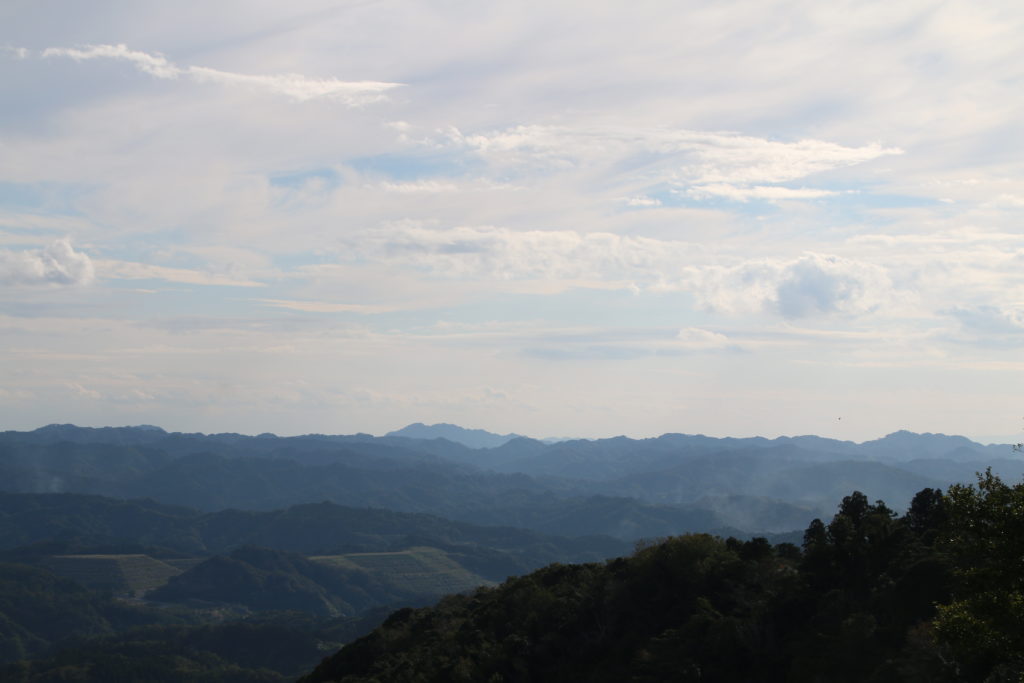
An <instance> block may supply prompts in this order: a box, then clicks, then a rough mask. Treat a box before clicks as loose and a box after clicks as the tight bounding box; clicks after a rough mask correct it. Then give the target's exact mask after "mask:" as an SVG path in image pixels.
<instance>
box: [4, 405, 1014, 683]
mask: <svg viewBox="0 0 1024 683" xmlns="http://www.w3.org/2000/svg"><path fill="white" fill-rule="evenodd" d="M424 429H426V430H427V431H426V436H429V435H430V428H425V427H423V426H419V428H417V429H416V430H413V431H414V432H415V433H417V434H421V435H422V434H423V430H424ZM463 432H466V430H461V431H460V429H459V428H456V427H452V426H445V430H444V433H445V434H446V435H448V436H451V437H453V438H457V437H460V436H466V435H465V434H463ZM467 439H468V443H470V444H472V443H473V440H474V439H475V440H476V441H480V440H486V441H488V443H489V444H490V446H488V447H483V448H471V447H469V446H468V445H460V444H458V443H454V442H453V441H451V440H448V439H437V438H434V439H430V438H427V439H423V438H410V437H409V436H405V435H401V434H396V435H393V436H389V437H386V438H375V437H370V436H368V435H355V436H351V437H328V436H308V437H293V438H290V439H282V438H278V437H274V436H273V435H262V436H260V437H245V436H241V435H232V434H228V435H210V436H207V435H194V434H168V433H166V432H164V431H163V430H159V429H156V428H148V427H145V428H117V429H112V428H105V429H81V428H77V427H73V426H68V425H62V426H52V427H48V428H44V429H41V430H36V431H35V432H24V433H22V432H7V433H3V434H0V680H5V681H6V680H11V681H18V682H19V683H41V682H44V681H83V682H84V681H90V682H91V681H96V682H98V681H167V682H172V681H207V682H209V683H216V682H219V681H268V682H269V681H274V682H281V681H291V680H295V679H297V678H299V677H300V676H303V675H304V674H308V677H307V678H306V679H305V680H308V681H327V680H351V681H361V680H363V681H373V680H377V681H392V680H394V681H448V680H467V681H477V680H482V681H488V680H493V681H544V680H609V681H612V680H649V681H657V680H700V681H775V680H778V681H846V680H849V681H915V680H919V681H924V680H928V681H944V680H946V681H1003V680H1007V681H1009V680H1013V681H1016V680H1018V679H1019V678H1020V676H1021V674H1022V672H1024V668H1022V666H1024V665H1022V661H1024V659H1022V657H1024V644H1022V637H1021V636H1020V635H1019V634H1021V633H1024V607H1022V605H1024V595H1022V592H1021V583H1022V579H1020V578H1019V577H1018V575H1019V574H1020V573H1021V572H1020V568H1021V562H1022V558H1024V540H1021V539H1024V491H1022V489H1021V487H1020V486H1012V485H1008V484H1005V483H1004V482H1003V480H1002V479H1000V478H999V477H998V476H996V474H993V472H992V470H988V472H987V473H986V474H985V475H983V476H982V477H981V479H980V480H979V481H978V483H977V484H974V485H963V484H951V483H950V482H953V481H958V480H959V481H970V480H972V479H973V477H971V476H961V475H963V474H964V472H968V471H969V472H976V471H978V470H984V469H985V466H984V464H986V463H989V462H991V463H995V464H996V465H998V467H999V471H1000V472H1001V473H1002V474H1003V476H1004V477H1005V478H1006V480H1007V481H1016V480H1019V478H1020V477H1019V474H1016V473H1017V470H1018V469H1020V466H1021V463H1020V462H1016V461H1013V460H1012V459H1010V458H1007V457H1006V456H1007V455H1010V457H1011V458H1012V457H1013V455H1012V451H1010V450H1009V448H1008V447H1006V448H994V447H985V446H980V445H978V444H973V443H972V442H969V441H967V440H966V439H961V438H959V437H944V436H941V435H910V434H907V433H898V434H895V435H890V437H886V438H885V439H881V440H878V441H877V442H868V443H866V444H851V443H849V442H836V441H830V440H825V439H818V438H816V437H798V438H794V439H776V440H771V441H769V440H765V439H710V438H707V437H700V436H685V435H666V436H664V437H660V438H658V439H647V440H640V441H636V440H630V439H607V440H603V441H597V442H582V441H580V442H560V443H542V442H536V441H532V440H529V439H522V438H517V437H515V436H514V435H508V436H507V437H498V436H497V435H487V434H486V433H484V434H480V433H470V434H468V437H467ZM922 473H924V474H922ZM584 475H585V476H584ZM585 477H589V478H585ZM787 478H788V479H787ZM958 478H959V479H958ZM758 479H760V481H761V483H762V484H763V489H764V491H763V493H764V494H765V495H759V496H755V495H752V492H753V491H756V490H757V480H758ZM822 482H824V483H822ZM922 482H924V483H926V484H935V485H933V486H921V487H919V488H917V489H916V490H917V493H916V494H914V493H908V490H909V487H910V486H912V485H918V484H921V483H922ZM883 483H884V485H883ZM851 484H852V486H851V488H850V489H847V490H846V492H845V493H843V494H842V495H836V496H835V498H834V499H833V502H832V503H831V505H830V508H831V511H830V512H828V513H827V514H819V515H818V516H819V517H821V518H822V519H825V520H826V521H825V522H822V521H819V520H818V519H814V518H813V517H814V515H813V513H814V511H815V510H820V507H821V503H820V497H821V496H823V495H827V493H828V492H831V491H834V490H835V489H836V488H837V487H838V486H841V485H851ZM938 484H942V486H939V485H938ZM616 487H619V488H618V489H617V488H616ZM700 487H703V489H702V490H703V492H704V493H703V494H701V495H700V496H698V493H699V491H700ZM815 487H820V488H822V490H824V491H825V492H826V493H821V492H814V491H813V489H814V488H815ZM854 488H857V489H861V490H866V491H869V492H871V493H872V494H873V495H872V497H871V498H869V497H867V496H866V495H864V494H861V493H857V492H854V493H850V491H851V490H852V489H854ZM620 489H621V490H620ZM879 489H880V490H881V492H882V493H883V494H884V495H888V494H890V493H891V494H893V495H894V496H895V500H896V502H895V503H892V502H890V504H891V505H892V508H894V509H897V510H901V511H902V510H906V512H905V513H904V514H897V512H895V511H894V509H890V507H889V506H887V505H886V503H883V502H881V501H880V500H877V498H882V497H883V496H882V495H875V494H877V492H878V490H879ZM942 490H945V491H946V493H945V494H943V493H942V492H941V491H942ZM805 491H812V492H811V493H805ZM634 492H646V493H645V495H646V496H647V497H646V498H641V497H640V496H639V495H637V496H632V494H633V493H634ZM793 492H797V493H799V495H797V494H796V493H793ZM611 493H618V494H625V493H629V494H631V495H609V494H611ZM768 494H771V495H768ZM773 496H777V497H773ZM839 500H841V501H842V502H841V504H840V505H839V507H838V512H835V511H836V507H835V501H839ZM872 500H875V502H873V503H872V502H870V501H872ZM887 500H888V499H887ZM232 501H233V503H232ZM279 501H284V503H285V504H283V505H282V506H281V507H278V508H275V507H274V504H276V503H277V502H279ZM659 501H661V502H659ZM185 503H189V504H194V505H195V506H196V507H190V506H189V505H186V504H185ZM232 504H234V507H232V506H231V505H232ZM425 510H429V511H431V512H433V514H426V513H425V512H424V511H425ZM438 510H445V511H450V512H452V516H454V517H462V518H465V517H473V512H474V511H479V512H480V514H479V515H477V516H478V517H480V519H479V520H476V521H477V522H479V523H476V524H474V523H468V522H466V521H458V520H453V519H450V518H445V517H444V516H440V515H439V514H437V511H438ZM499 519H504V520H505V521H506V524H505V525H504V526H493V524H495V522H496V521H497V520H499ZM744 519H747V520H756V522H757V525H747V526H740V527H737V526H736V525H735V523H736V522H740V521H742V520H744ZM801 520H802V521H801ZM727 522H728V523H727ZM516 526H522V527H528V528H525V529H524V528H515V527H516ZM551 529H560V530H562V532H563V534H562V535H554V534H552V533H550V530H551ZM766 529H775V530H777V531H778V530H782V529H792V531H791V532H789V533H775V534H772V533H767V532H766V531H765V530H766ZM595 531H603V532H605V533H604V534H595V533H594V532H595ZM666 532H667V533H666ZM708 532H713V533H708ZM644 537H646V538H647V539H651V538H656V537H662V538H663V540H661V541H652V540H640V541H639V542H638V541H637V539H641V538H644ZM531 572H532V573H531ZM444 595H448V597H443V598H442V596H444ZM439 599H440V602H438V600H439ZM389 615H391V616H389ZM378 627H379V628H378ZM374 629H376V630H374ZM333 653H337V654H333ZM325 657H326V659H325ZM321 660H323V661H322V663H320V666H319V668H316V667H317V664H318V662H321ZM314 668H316V671H315V672H314V673H312V674H310V673H309V672H311V671H313V670H314ZM1022 680H1024V679H1022Z"/></svg>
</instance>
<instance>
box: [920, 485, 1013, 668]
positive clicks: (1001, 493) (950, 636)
mask: <svg viewBox="0 0 1024 683" xmlns="http://www.w3.org/2000/svg"><path fill="white" fill-rule="evenodd" d="M945 508H946V511H947V513H948V516H949V518H948V521H947V534H946V538H945V539H944V545H945V547H946V548H947V550H948V552H949V553H950V555H951V556H952V558H953V561H954V566H955V570H954V573H955V576H956V588H955V591H954V595H953V601H952V602H951V603H950V604H948V605H943V606H940V607H939V611H938V616H937V618H936V620H935V632H936V635H937V636H938V638H939V640H940V642H942V643H944V644H945V645H946V646H947V647H948V648H949V649H950V651H951V652H952V654H953V656H954V658H955V659H956V663H957V665H958V667H959V669H960V674H961V675H962V676H963V677H964V678H965V679H967V680H987V679H989V677H991V679H992V680H1000V681H1001V680H1024V484H1016V485H1014V486H1009V485H1007V484H1006V483H1004V482H1003V481H1002V480H1001V479H1000V478H999V477H997V476H995V475H994V474H992V470H991V469H988V470H986V471H985V473H984V474H979V475H978V483H977V484H976V485H962V484H957V485H954V486H951V487H950V488H949V491H948V493H947V495H946V501H945Z"/></svg>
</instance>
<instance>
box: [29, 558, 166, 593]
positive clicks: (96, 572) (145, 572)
mask: <svg viewBox="0 0 1024 683" xmlns="http://www.w3.org/2000/svg"><path fill="white" fill-rule="evenodd" d="M45 564H46V566H47V568H49V569H50V570H51V571H52V572H53V573H55V574H57V575H58V576H62V577H64V578H67V579H71V580H72V581H75V582H77V583H80V584H81V585H83V586H85V587H86V588H94V589H98V590H110V591H113V592H114V593H119V594H131V595H136V596H141V595H142V594H143V593H145V592H146V591H148V590H151V589H153V588H156V587H158V586H162V585H164V584H165V583H167V581H168V579H170V578H171V577H172V576H177V575H178V574H180V573H181V572H182V570H181V569H179V568H177V567H172V566H171V565H169V564H166V563H164V562H161V561H160V560H156V559H153V558H152V557H150V556H149V555H54V556H53V557H50V558H49V559H47V560H46V562H45Z"/></svg>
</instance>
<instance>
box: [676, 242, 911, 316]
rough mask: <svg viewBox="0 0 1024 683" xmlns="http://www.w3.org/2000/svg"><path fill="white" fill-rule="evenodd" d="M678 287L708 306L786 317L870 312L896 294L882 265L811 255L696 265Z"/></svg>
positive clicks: (716, 309)
mask: <svg viewBox="0 0 1024 683" xmlns="http://www.w3.org/2000/svg"><path fill="white" fill-rule="evenodd" d="M680 287H681V288H683V289H688V290H690V291H692V292H693V293H694V294H695V296H696V297H697V299H698V302H699V303H700V305H702V306H703V307H705V308H707V309H709V310H713V311H721V312H725V313H757V312H769V313H776V314H779V315H782V316H783V317H786V318H802V317H807V316H813V315H819V314H829V313H843V314H851V315H855V314H862V313H868V312H871V311H874V310H876V309H878V308H880V307H881V306H883V305H884V304H886V303H887V302H889V301H891V300H892V298H893V284H892V281H891V280H890V278H889V276H888V274H887V273H886V271H885V269H883V268H882V267H880V266H877V265H874V264H869V263H864V262H859V261H853V260H849V259H844V258H840V257H838V256H831V255H823V254H813V253H809V254H805V255H803V256H801V257H800V258H797V259H793V260H790V261H779V260H770V259H762V260H753V261H747V262H744V263H740V264H738V265H734V266H708V267H704V268H694V269H691V272H690V275H689V276H688V277H686V278H684V279H683V280H682V281H681V282H680Z"/></svg>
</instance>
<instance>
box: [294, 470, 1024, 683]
mask: <svg viewBox="0 0 1024 683" xmlns="http://www.w3.org/2000/svg"><path fill="white" fill-rule="evenodd" d="M1022 511H1024V485H1016V486H1012V487H1011V486H1008V485H1006V484H1004V483H1003V482H1002V481H1000V480H999V479H998V478H996V477H993V476H992V475H991V474H988V475H986V476H984V477H982V478H980V480H979V483H978V485H977V486H954V487H952V488H951V490H950V491H949V492H948V493H947V494H946V495H943V494H942V493H941V492H939V491H936V490H932V489H925V490H922V491H921V492H920V493H918V494H917V496H915V498H914V500H913V504H912V506H911V507H910V509H909V510H908V512H907V513H906V514H905V515H902V516H898V515H896V514H895V513H894V512H893V511H892V510H891V509H890V508H888V507H887V506H886V505H885V504H884V503H882V502H881V501H879V502H876V503H874V504H871V503H869V501H868V499H867V498H866V497H865V496H864V495H863V494H861V493H856V492H855V493H853V494H852V495H850V496H847V497H845V498H844V499H843V501H842V503H841V505H840V506H839V510H838V513H837V514H836V515H835V516H834V517H833V518H832V520H831V521H830V522H829V523H828V524H824V523H822V522H820V521H818V520H815V521H814V522H812V523H811V525H810V526H809V527H808V528H807V530H806V532H805V534H804V540H803V548H802V549H801V548H797V547H795V546H793V545H789V544H780V545H776V546H772V545H770V544H769V543H767V542H766V541H764V540H763V539H753V540H750V541H745V542H743V541H737V540H735V539H726V540H723V539H721V538H716V537H712V536H709V535H704V534H694V535H684V536H679V537H674V538H670V539H666V540H664V541H661V542H658V543H652V544H646V545H643V546H641V547H639V548H638V549H637V550H636V552H634V553H633V555H631V556H630V557H627V558H620V559H616V560H612V561H609V562H606V563H593V564H583V565H552V566H549V567H546V568H544V569H542V570H539V571H537V572H534V573H533V574H530V575H528V576H524V577H520V578H515V579H510V580H509V581H507V582H505V583H504V584H502V585H501V586H499V587H497V588H483V589H479V590H477V591H476V592H474V593H473V594H471V595H463V596H452V597H449V598H446V599H445V600H443V601H442V602H441V603H439V604H438V605H437V606H435V607H432V608H425V609H418V610H416V609H406V610H402V611H400V612H397V613H395V614H393V615H392V616H391V617H390V618H389V619H388V620H387V621H386V622H385V623H384V624H383V625H382V626H381V627H380V628H378V629H377V630H376V631H374V632H373V633H372V634H370V635H369V636H366V637H364V638H362V639H360V640H358V641H356V642H355V643H352V644H351V645H348V646H346V647H345V648H343V649H342V650H341V651H340V652H339V653H338V654H337V655H335V656H334V657H332V658H329V659H327V660H325V661H324V663H323V664H322V665H321V666H320V667H318V668H317V670H316V671H315V672H314V673H312V674H310V675H309V676H307V677H306V678H304V679H302V681H303V683H325V682H327V681H345V682H355V681H493V682H498V681H569V680H580V681H583V680H585V681H609V682H611V681H652V682H653V681H666V680H674V681H723V682H726V681H729V682H731V681H794V682H797V681H799V682H803V681H807V682H810V681H850V682H851V683H852V682H854V681H858V682H859V681H893V682H896V681H902V682H911V681H920V682H921V683H925V682H932V683H934V682H937V681H979V682H980V681H1011V680H1012V681H1016V680H1020V677H1021V676H1024V635H1022V634H1024V629H1022V628H1021V624H1022V623H1024V621H1022V619H1024V608H1022V605H1024V593H1022V588H1024V580H1022V578H1021V573H1020V560H1021V557H1022V556H1024V552H1022V551H1024V541H1022V540H1021V539H1024V533H1022V532H1024V512H1022Z"/></svg>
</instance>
